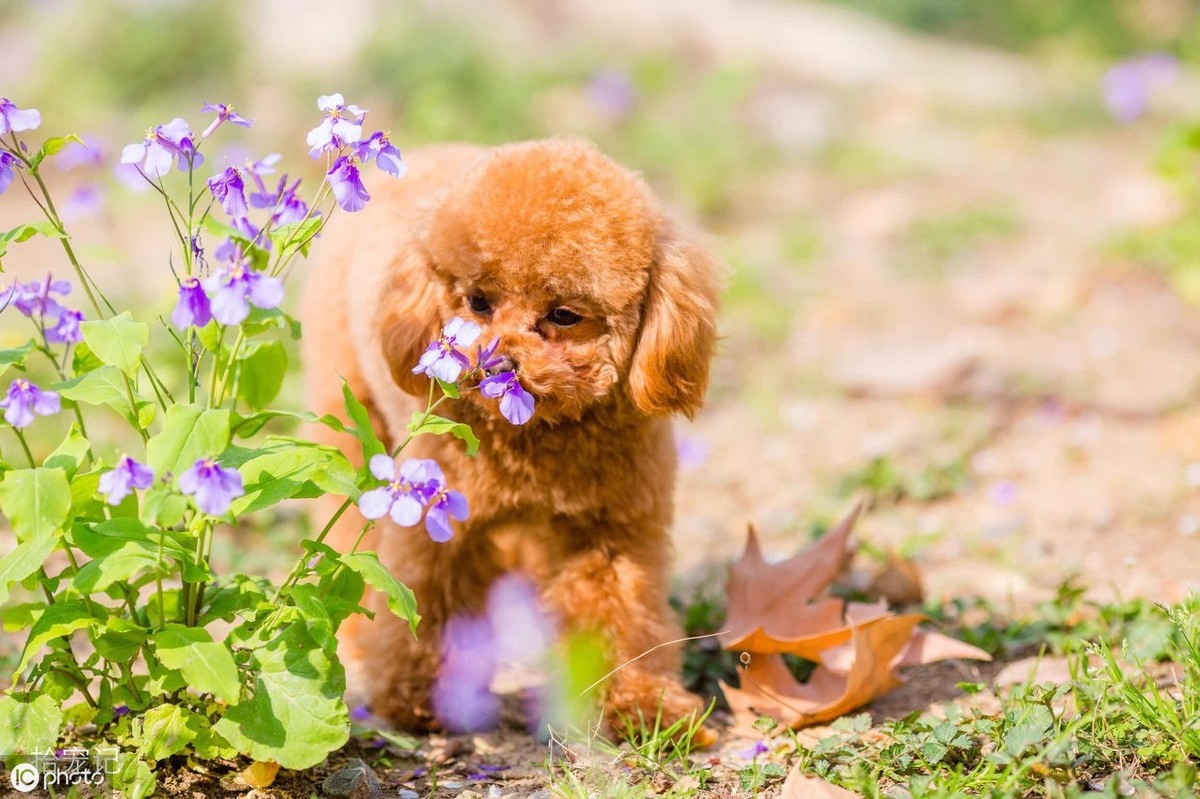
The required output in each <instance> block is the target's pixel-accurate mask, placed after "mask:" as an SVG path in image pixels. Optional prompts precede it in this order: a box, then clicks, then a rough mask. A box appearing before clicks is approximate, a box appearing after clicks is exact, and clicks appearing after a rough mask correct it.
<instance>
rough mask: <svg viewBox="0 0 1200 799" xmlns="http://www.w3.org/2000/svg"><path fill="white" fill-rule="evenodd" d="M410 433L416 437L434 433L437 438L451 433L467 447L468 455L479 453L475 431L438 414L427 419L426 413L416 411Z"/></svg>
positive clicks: (410, 424)
mask: <svg viewBox="0 0 1200 799" xmlns="http://www.w3.org/2000/svg"><path fill="white" fill-rule="evenodd" d="M408 432H410V433H413V434H414V435H416V434H420V433H432V434H433V435H435V436H441V435H445V434H446V433H449V434H450V435H452V436H454V437H455V438H457V439H459V440H460V441H462V442H463V443H465V444H466V445H467V454H468V455H472V456H473V455H474V454H475V453H477V452H479V439H478V438H476V437H475V431H473V430H472V429H471V426H470V425H469V424H465V423H463V422H455V421H453V420H451V419H445V418H443V417H441V416H438V415H437V414H430V415H429V418H425V413H424V411H416V412H415V413H413V418H412V421H411V422H409V425H408Z"/></svg>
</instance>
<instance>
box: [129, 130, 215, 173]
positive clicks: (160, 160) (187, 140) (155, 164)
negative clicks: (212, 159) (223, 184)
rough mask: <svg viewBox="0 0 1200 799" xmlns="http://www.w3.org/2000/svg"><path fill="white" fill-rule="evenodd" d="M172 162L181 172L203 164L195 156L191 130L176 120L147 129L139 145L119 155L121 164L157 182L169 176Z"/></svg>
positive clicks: (202, 161)
mask: <svg viewBox="0 0 1200 799" xmlns="http://www.w3.org/2000/svg"><path fill="white" fill-rule="evenodd" d="M172 161H178V165H179V168H180V169H181V170H183V171H185V172H186V171H187V170H188V169H189V167H197V166H200V165H201V164H203V163H204V156H202V155H201V154H200V153H198V152H196V146H195V144H194V143H193V134H192V130H191V128H190V127H188V123H187V122H185V121H184V120H182V119H180V118H179V117H176V118H175V119H173V120H171V121H170V122H168V123H167V124H165V125H158V126H156V127H153V128H150V129H149V130H148V131H146V138H145V140H144V141H143V142H142V143H141V144H130V145H127V146H126V147H125V149H124V150H122V151H121V163H122V164H136V165H137V166H138V167H139V168H140V169H141V171H142V173H143V174H144V175H146V177H148V178H161V177H162V176H163V175H165V174H167V173H168V172H170V171H171V162H172ZM189 162H190V163H189Z"/></svg>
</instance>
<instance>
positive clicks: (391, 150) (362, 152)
mask: <svg viewBox="0 0 1200 799" xmlns="http://www.w3.org/2000/svg"><path fill="white" fill-rule="evenodd" d="M354 154H355V155H357V156H358V158H359V160H360V161H362V162H363V163H364V164H368V163H370V162H371V159H372V158H374V159H375V165H376V166H378V167H379V168H380V169H382V170H383V171H384V172H387V173H388V174H389V175H391V176H392V177H394V178H402V177H404V173H405V172H407V171H408V164H407V163H405V161H404V156H402V155H400V151H399V150H397V149H396V145H394V144H392V142H391V141H390V140H389V139H388V134H386V133H384V132H383V131H381V130H377V131H375V132H374V133H372V134H371V137H370V138H369V139H366V140H364V141H360V142H359V143H358V144H357V145H355V147H354Z"/></svg>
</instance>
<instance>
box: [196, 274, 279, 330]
mask: <svg viewBox="0 0 1200 799" xmlns="http://www.w3.org/2000/svg"><path fill="white" fill-rule="evenodd" d="M204 288H205V289H206V290H207V291H208V294H209V296H211V297H212V303H211V308H212V316H213V318H214V319H216V320H217V321H218V322H220V323H221V324H223V325H236V324H240V323H241V322H242V320H244V319H245V318H246V317H247V316H249V315H250V306H251V305H253V306H255V307H256V308H275V307H278V305H279V303H280V302H282V301H283V283H282V282H281V281H280V280H279V278H275V277H271V276H270V275H264V274H263V273H261V272H255V271H254V270H253V269H251V268H249V267H248V266H246V265H245V264H244V263H241V262H234V263H232V264H230V265H229V266H228V267H226V268H225V269H224V270H223V271H222V272H221V273H220V274H219V275H214V276H212V277H210V278H209V279H208V280H206V281H204Z"/></svg>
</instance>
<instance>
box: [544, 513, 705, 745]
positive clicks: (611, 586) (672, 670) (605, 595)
mask: <svg viewBox="0 0 1200 799" xmlns="http://www.w3.org/2000/svg"><path fill="white" fill-rule="evenodd" d="M601 524H602V523H601ZM564 540H568V541H571V542H574V543H575V546H573V547H571V548H570V549H569V550H568V551H567V552H565V553H562V554H561V555H560V561H559V563H558V564H557V565H556V569H555V575H554V576H553V577H552V578H551V580H550V582H549V584H548V585H547V587H546V592H545V597H546V601H547V603H548V604H550V605H551V607H553V608H555V609H556V610H557V611H558V612H559V613H561V614H562V616H563V618H564V620H565V622H566V625H567V628H568V629H569V630H572V631H580V632H590V633H594V634H597V635H599V636H601V637H603V638H604V639H606V640H607V643H608V645H609V655H610V658H611V660H612V664H611V665H612V667H613V668H616V669H617V671H616V673H615V674H613V676H612V677H611V678H610V679H609V682H608V684H607V685H606V686H605V687H604V688H603V689H602V690H603V692H604V701H605V715H606V718H607V719H608V721H609V723H610V724H611V725H612V726H613V727H614V728H616V729H623V728H624V726H625V723H626V722H629V723H631V724H632V725H633V726H634V728H635V729H636V728H637V726H638V724H639V713H640V714H641V716H642V718H644V719H645V721H646V724H647V725H653V724H654V719H655V718H656V716H657V714H658V713H659V712H660V710H661V713H662V722H663V726H667V725H670V724H672V723H674V722H675V721H677V720H680V719H688V718H693V717H694V718H696V719H697V720H698V719H699V717H700V714H701V712H702V705H701V702H700V700H699V699H698V698H697V697H696V696H694V695H692V694H690V693H688V692H687V691H686V690H685V689H684V688H683V685H682V682H681V678H680V647H679V645H678V644H675V645H671V646H661V645H662V644H665V643H667V642H668V641H674V640H677V639H678V638H679V637H680V635H681V634H680V631H679V628H678V626H677V625H676V623H675V621H674V618H673V616H672V613H671V609H670V606H669V604H668V577H667V575H668V574H669V571H668V561H669V544H668V541H667V534H666V532H665V531H662V530H655V529H652V528H651V529H646V528H638V527H637V526H631V527H630V528H629V529H625V530H621V531H612V530H605V531H603V532H601V530H600V529H597V526H595V525H592V524H587V523H580V524H578V525H577V529H575V530H571V531H570V534H569V537H567V538H566V539H564ZM656 647H657V648H656Z"/></svg>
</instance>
